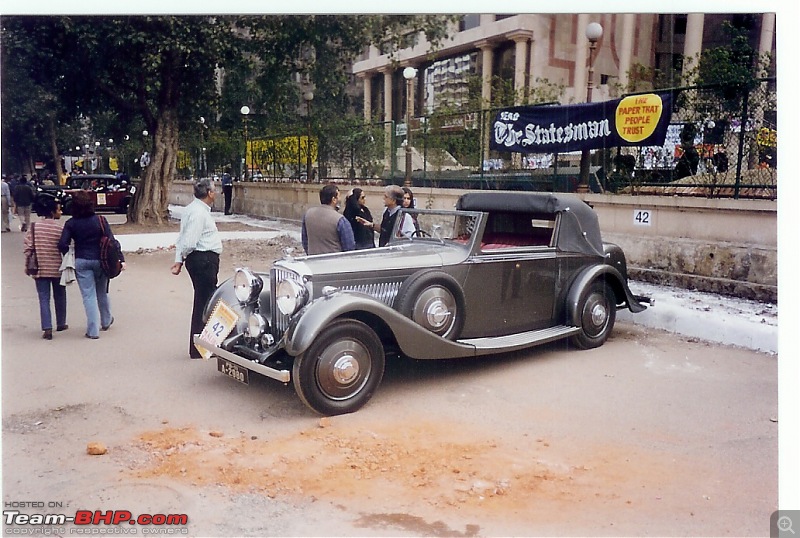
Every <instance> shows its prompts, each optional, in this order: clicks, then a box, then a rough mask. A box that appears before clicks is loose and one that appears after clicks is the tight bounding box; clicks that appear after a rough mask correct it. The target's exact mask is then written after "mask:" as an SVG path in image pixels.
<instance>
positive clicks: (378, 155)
mask: <svg viewBox="0 0 800 538" xmlns="http://www.w3.org/2000/svg"><path fill="white" fill-rule="evenodd" d="M659 91H660V92H663V91H670V92H672V94H673V103H674V105H673V113H672V118H671V124H670V127H669V130H668V134H667V140H666V142H665V143H664V145H663V146H651V147H614V148H605V149H602V150H597V151H594V152H592V165H591V167H590V181H589V187H590V189H591V190H593V191H594V192H610V193H628V194H665V195H689V196H707V197H734V198H740V197H741V198H767V199H774V198H776V197H777V176H776V171H777V131H776V114H777V103H776V99H775V80H774V79H763V80H759V81H757V82H756V83H755V84H754V85H753V86H752V87H750V88H735V87H729V86H728V87H724V88H723V87H687V88H674V89H670V90H659ZM498 110H499V109H496V108H492V109H483V110H473V111H466V112H448V113H434V114H431V115H427V116H422V117H418V118H414V119H412V120H411V124H410V125H406V124H405V123H395V122H381V123H373V124H363V123H362V122H360V121H359V120H357V119H356V120H354V119H352V118H351V119H348V120H342V121H333V122H330V123H326V124H324V125H314V126H313V127H312V126H311V125H309V126H307V128H306V129H304V132H289V133H278V134H268V135H262V134H258V133H253V135H252V136H251V137H250V139H249V140H247V142H246V144H245V146H246V148H247V150H246V157H245V158H244V159H243V162H244V164H243V166H242V167H241V168H242V171H241V174H242V178H243V179H246V180H256V181H258V180H263V181H303V182H305V181H310V182H323V181H331V180H335V181H340V182H345V183H346V182H351V181H358V182H360V183H372V184H387V183H395V184H400V183H402V182H403V180H404V178H405V175H406V169H405V168H406V165H405V162H406V152H407V151H408V150H407V147H406V145H405V143H406V141H407V140H410V145H409V147H410V153H411V159H410V162H411V173H410V175H411V178H412V182H413V185H415V186H418V187H429V186H430V187H445V188H446V187H457V188H480V189H511V190H534V191H558V192H571V191H574V190H576V188H577V186H578V182H579V179H578V178H579V160H580V152H575V153H556V154H519V153H503V152H497V151H490V150H489V132H490V128H491V124H492V120H493V118H494V117H495V115H496V113H497V111H498Z"/></svg>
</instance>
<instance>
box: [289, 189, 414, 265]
mask: <svg viewBox="0 0 800 538" xmlns="http://www.w3.org/2000/svg"><path fill="white" fill-rule="evenodd" d="M339 199H340V194H339V188H338V187H337V186H336V185H333V184H328V185H325V186H323V187H322V189H321V190H320V194H319V201H320V205H319V206H315V207H311V208H309V209H308V210H307V211H306V213H305V215H303V224H302V228H301V234H302V239H303V248H304V249H305V251H306V254H309V255H311V254H328V253H334V252H346V251H348V250H361V249H368V248H375V233H378V246H380V247H383V246H386V244H387V243H388V242H389V240H390V239H391V234H392V230H393V229H394V225H395V222H396V221H397V218H398V215H403V220H402V221H401V222H400V226H399V228H398V233H399V235H400V236H402V237H411V236H412V235H413V234H414V232H415V231H416V230H417V223H416V220H415V219H414V217H413V216H412V215H411V214H408V213H400V209H402V208H414V207H416V204H415V202H414V193H413V192H412V191H411V189H410V188H408V187H398V186H397V185H389V186H388V187H386V188H385V190H384V193H383V205H384V210H383V214H382V216H381V220H380V222H378V221H376V219H374V218H373V216H372V213H371V212H370V210H369V208H368V207H367V204H366V200H367V198H366V195H365V193H364V190H363V189H361V188H359V187H356V188H354V189H353V190H351V191H350V193H349V194H348V195H347V198H346V199H345V208H344V212H343V214H342V215H341V216H340V215H339V213H338V211H339V208H340V206H339Z"/></svg>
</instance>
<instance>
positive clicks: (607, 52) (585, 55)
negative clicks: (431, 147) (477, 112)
mask: <svg viewBox="0 0 800 538" xmlns="http://www.w3.org/2000/svg"><path fill="white" fill-rule="evenodd" d="M724 21H729V22H730V23H731V24H733V25H734V26H736V27H738V28H743V29H745V30H747V32H748V36H749V38H750V41H751V45H752V46H753V48H754V49H756V50H758V51H759V53H760V54H764V53H770V52H773V53H774V51H775V14H774V13H764V14H730V15H725V14H716V13H715V14H703V13H691V14H670V15H661V14H655V13H624V14H553V13H547V14H517V15H491V14H481V15H477V14H471V15H465V16H464V17H463V18H462V19H461V20H460V21H459V22H458V23H457V24H454V26H453V28H452V32H451V37H450V38H449V39H448V40H446V41H445V42H444V43H443V44H442V46H441V47H440V48H439V49H438V50H436V51H434V52H431V47H430V44H429V43H428V42H427V41H425V40H424V38H421V39H420V40H418V42H417V44H416V45H414V46H413V47H409V48H405V49H402V50H399V51H395V52H394V53H393V54H391V53H389V52H384V51H381V50H380V49H379V48H378V47H377V46H371V47H370V48H369V50H368V51H367V52H366V53H365V54H364V55H363V56H362V57H361V58H360V59H359V60H358V61H356V62H355V63H354V65H353V70H352V72H353V74H354V75H355V76H356V77H357V79H358V81H359V85H360V86H361V88H362V89H363V113H364V119H365V121H366V122H371V121H375V120H379V121H398V122H402V121H403V119H404V118H405V115H406V106H410V107H411V112H412V114H411V115H412V116H419V115H424V114H427V113H430V112H431V111H432V110H433V109H434V108H436V107H437V106H438V105H440V104H445V103H448V104H460V103H461V102H463V100H464V99H466V95H467V79H468V77H469V76H470V75H473V76H477V75H479V76H480V77H481V100H482V102H483V103H484V104H488V103H491V101H492V78H493V77H498V76H499V77H501V78H503V79H505V80H508V81H513V87H514V90H515V96H516V97H515V99H516V101H517V103H516V104H520V103H522V102H525V96H526V95H530V94H531V93H532V92H533V90H534V89H535V88H536V87H537V85H538V84H540V83H541V82H542V81H547V82H549V83H551V84H556V85H560V86H562V87H563V88H564V91H563V94H562V96H561V102H562V104H567V103H582V102H585V101H586V100H587V99H586V98H587V93H590V94H591V95H592V101H603V100H606V99H610V98H613V97H616V95H615V93H617V92H618V88H621V87H625V86H627V83H628V76H629V72H630V70H631V68H632V67H634V66H636V65H640V66H643V67H645V68H651V69H658V70H659V71H660V72H661V73H663V74H665V75H666V76H667V77H670V76H672V75H674V74H678V73H681V71H682V70H684V69H687V67H688V66H687V65H686V63H687V62H685V59H691V58H696V57H698V55H699V54H700V53H701V51H702V50H704V49H706V48H712V47H716V46H719V45H722V44H723V42H722V40H723V39H724V33H723V32H722V31H721V27H722V23H723V22H724ZM590 23H599V24H600V25H601V26H602V36H601V37H600V38H599V39H597V40H596V52H594V53H593V57H592V58H591V61H590V42H589V40H588V38H587V37H586V28H587V26H589V24H590ZM409 66H410V67H414V68H416V69H417V76H416V77H415V78H414V79H413V80H412V83H411V84H410V85H409V86H410V87H411V88H412V91H411V95H410V96H408V98H407V99H406V98H405V97H406V80H405V79H404V78H403V70H404V68H406V67H409ZM590 67H592V68H593V69H590ZM590 73H591V74H592V75H593V76H592V80H589V76H590ZM590 84H591V85H592V87H593V90H594V92H593V93H591V92H588V91H587V89H588V87H589V85H590ZM406 103H409V105H407V104H406Z"/></svg>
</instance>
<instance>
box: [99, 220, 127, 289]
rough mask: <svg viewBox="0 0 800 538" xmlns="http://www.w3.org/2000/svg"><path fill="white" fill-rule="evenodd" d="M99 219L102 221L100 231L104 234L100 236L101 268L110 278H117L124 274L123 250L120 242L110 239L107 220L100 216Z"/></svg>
mask: <svg viewBox="0 0 800 538" xmlns="http://www.w3.org/2000/svg"><path fill="white" fill-rule="evenodd" d="M97 218H98V220H100V230H101V231H102V232H103V235H101V236H100V267H102V269H103V272H104V273H105V274H106V276H107V277H108V278H115V277H117V276H119V274H120V273H121V272H122V248H121V247H120V244H119V241H117V240H116V239H111V237H109V234H108V232H107V231H106V226H105V219H104V218H103V217H101V216H100V215H98V216H97Z"/></svg>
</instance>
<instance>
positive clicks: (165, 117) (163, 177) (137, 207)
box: [128, 110, 178, 224]
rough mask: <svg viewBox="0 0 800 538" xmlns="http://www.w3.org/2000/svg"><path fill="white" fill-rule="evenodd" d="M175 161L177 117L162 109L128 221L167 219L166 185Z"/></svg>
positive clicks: (169, 180)
mask: <svg viewBox="0 0 800 538" xmlns="http://www.w3.org/2000/svg"><path fill="white" fill-rule="evenodd" d="M177 161H178V116H177V112H176V111H175V110H165V111H162V113H161V114H160V115H159V117H158V121H157V122H156V127H155V133H154V135H153V148H152V151H151V157H150V164H148V165H147V167H146V168H145V169H144V174H143V176H142V180H141V182H140V183H139V188H138V189H137V192H136V195H135V196H134V200H133V203H132V204H131V207H130V209H129V212H128V218H129V220H130V222H133V223H140V224H144V223H146V222H156V223H158V224H161V223H162V222H164V221H166V220H168V219H169V185H170V183H172V180H173V178H174V177H175V171H176V165H177Z"/></svg>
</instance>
